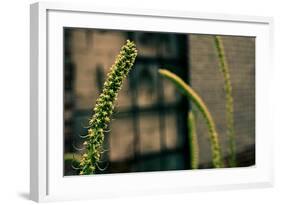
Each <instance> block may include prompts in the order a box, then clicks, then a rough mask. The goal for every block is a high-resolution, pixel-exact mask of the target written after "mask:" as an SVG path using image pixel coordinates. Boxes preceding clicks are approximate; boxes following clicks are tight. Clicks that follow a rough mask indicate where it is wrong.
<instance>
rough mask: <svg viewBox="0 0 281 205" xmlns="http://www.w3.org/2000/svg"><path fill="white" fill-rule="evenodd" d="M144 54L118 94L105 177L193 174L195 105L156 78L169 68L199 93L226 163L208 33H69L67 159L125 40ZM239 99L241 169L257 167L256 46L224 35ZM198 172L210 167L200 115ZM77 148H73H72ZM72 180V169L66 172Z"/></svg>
mask: <svg viewBox="0 0 281 205" xmlns="http://www.w3.org/2000/svg"><path fill="white" fill-rule="evenodd" d="M128 38H129V39H132V40H134V41H135V43H136V45H137V49H138V56H137V60H136V63H135V66H134V69H133V70H132V71H131V73H130V75H129V77H128V79H127V80H126V81H125V82H124V85H123V88H122V90H121V91H120V93H119V95H118V101H117V106H116V111H115V113H114V115H113V118H114V119H113V121H112V122H111V124H110V128H109V130H108V132H107V133H106V139H105V145H104V146H105V147H106V148H107V149H108V152H106V153H105V154H104V156H103V158H104V160H105V161H108V162H109V166H108V168H107V169H106V171H105V172H103V173H113V172H114V173H116V172H132V171H159V170H179V169H189V168H190V165H189V161H190V159H189V150H190V149H189V144H188V136H187V133H188V130H187V119H186V116H187V113H188V111H189V110H190V109H191V105H190V104H189V102H188V101H187V100H186V99H185V98H184V97H183V96H182V95H180V93H179V92H178V91H177V89H176V88H175V87H174V86H173V85H172V84H171V83H170V82H168V81H167V80H164V79H163V78H162V77H161V76H160V75H158V73H157V69H158V68H163V67H164V68H168V69H169V70H171V71H173V72H175V73H177V74H178V75H179V76H181V77H182V78H183V79H184V80H185V81H186V82H188V83H189V84H191V85H192V87H193V88H194V89H195V90H196V91H197V92H198V93H199V94H200V95H201V97H202V98H203V99H204V101H205V102H206V104H207V106H208V107H209V109H210V111H211V113H212V114H213V116H214V118H215V121H216V124H217V129H218V133H219V136H220V139H221V143H222V147H223V153H224V156H225V157H227V149H226V148H227V138H226V125H225V121H226V120H225V94H224V90H223V78H222V75H221V73H220V71H219V69H218V62H217V56H216V53H215V50H214V45H213V38H212V36H209V35H194V34H192V35H183V34H173V33H151V32H150V33H149V32H123V31H104V30H90V29H65V31H64V39H65V45H64V46H65V49H64V52H65V55H64V56H65V59H64V73H65V74H64V78H65V79H64V86H65V89H64V91H65V92H64V119H65V122H64V138H65V153H69V152H75V149H74V147H79V146H80V144H81V140H80V139H79V135H83V134H85V133H86V131H87V129H85V128H83V126H86V125H87V122H88V119H89V117H90V116H91V115H92V109H93V106H94V104H95V101H96V99H97V97H98V95H99V93H100V92H101V89H102V85H103V83H104V80H105V76H106V73H107V72H108V71H109V69H110V67H111V65H112V64H113V62H114V60H115V57H116V55H117V54H118V53H119V50H120V48H121V46H122V45H123V44H124V42H125V41H126V39H128ZM223 40H224V43H225V48H226V55H227V60H228V62H229V67H230V72H231V80H232V85H233V95H234V96H233V97H234V117H235V119H234V122H235V131H236V136H237V150H238V152H239V154H242V155H241V159H240V161H241V166H243V165H251V164H254V160H255V159H254V144H255V133H254V132H255V93H254V91H255V40H254V39H253V38H250V37H223ZM196 121H197V132H198V136H199V146H200V167H202V168H204V167H210V166H211V165H210V162H211V157H210V156H211V152H210V145H209V141H208V132H207V128H206V125H205V124H204V120H203V119H202V117H201V115H200V113H198V114H196ZM73 145H74V146H73ZM66 174H71V171H69V172H66Z"/></svg>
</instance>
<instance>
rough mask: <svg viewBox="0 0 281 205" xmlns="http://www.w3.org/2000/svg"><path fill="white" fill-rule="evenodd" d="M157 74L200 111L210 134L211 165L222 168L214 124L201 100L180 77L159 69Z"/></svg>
mask: <svg viewBox="0 0 281 205" xmlns="http://www.w3.org/2000/svg"><path fill="white" fill-rule="evenodd" d="M159 73H160V74H161V75H163V76H164V77H166V78H168V79H169V80H171V81H172V82H173V83H174V84H175V85H176V86H177V88H179V90H180V91H181V92H182V93H183V94H184V95H186V97H188V98H189V99H190V100H191V101H192V102H193V103H194V104H195V105H196V107H197V108H198V109H199V110H200V112H201V113H202V115H203V117H204V119H205V121H206V123H207V126H208V130H209V134H210V141H211V148H212V162H213V165H214V167H216V168H220V167H223V162H222V159H221V149H220V145H219V139H218V134H217V131H216V127H215V123H214V120H213V118H212V116H211V113H210V112H209V110H208V108H207V106H206V105H205V103H204V102H203V100H202V99H201V98H200V96H199V95H198V94H197V93H196V92H195V91H194V90H193V89H192V88H191V87H190V86H189V85H187V84H186V83H185V82H184V81H183V80H182V79H181V78H180V77H178V76H177V75H175V74H174V73H172V72H170V71H168V70H165V69H159Z"/></svg>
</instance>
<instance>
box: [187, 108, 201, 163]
mask: <svg viewBox="0 0 281 205" xmlns="http://www.w3.org/2000/svg"><path fill="white" fill-rule="evenodd" d="M187 122H188V124H187V125H188V131H189V135H188V137H189V142H190V157H191V168H192V169H198V166H199V146H198V139H197V132H196V123H195V117H194V114H193V112H192V111H190V112H189V113H188V121H187Z"/></svg>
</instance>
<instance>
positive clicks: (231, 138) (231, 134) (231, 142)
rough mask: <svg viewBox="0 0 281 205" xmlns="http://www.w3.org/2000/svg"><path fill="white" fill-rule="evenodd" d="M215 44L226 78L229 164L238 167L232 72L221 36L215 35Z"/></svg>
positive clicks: (221, 68) (222, 71)
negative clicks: (230, 71)
mask: <svg viewBox="0 0 281 205" xmlns="http://www.w3.org/2000/svg"><path fill="white" fill-rule="evenodd" d="M214 40H215V46H216V50H217V54H218V58H219V66H220V71H221V73H222V75H223V78H224V90H225V94H226V96H225V98H226V124H227V138H228V153H229V156H230V158H229V166H230V167H236V145H235V131H234V120H233V97H232V86H231V80H230V73H229V67H228V63H227V60H226V57H225V53H224V46H223V42H222V39H221V37H219V36H215V39H214Z"/></svg>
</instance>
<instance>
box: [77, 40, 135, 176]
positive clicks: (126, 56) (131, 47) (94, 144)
mask: <svg viewBox="0 0 281 205" xmlns="http://www.w3.org/2000/svg"><path fill="white" fill-rule="evenodd" d="M136 56H137V50H136V46H135V44H134V43H133V42H131V41H129V40H127V42H126V44H125V45H124V46H123V47H122V48H121V51H120V53H119V55H118V56H117V58H116V60H115V63H114V64H113V65H112V67H111V69H110V72H109V73H108V74H107V80H106V81H105V83H104V87H103V90H102V93H101V94H100V96H99V98H98V99H97V101H96V105H95V108H94V109H93V110H94V115H93V116H92V117H91V118H90V120H89V126H90V128H89V129H88V136H89V139H87V140H86V141H85V142H84V146H86V151H85V153H84V154H83V157H82V160H81V162H80V169H81V171H80V174H81V175H83V174H93V173H94V171H95V170H96V168H98V167H97V165H96V164H97V163H98V162H99V161H100V158H101V150H103V149H102V146H103V141H104V133H103V130H104V129H105V128H107V126H108V123H109V122H110V117H111V114H112V113H113V109H114V103H115V101H116V100H117V95H118V91H119V90H120V89H121V87H122V83H123V80H124V79H125V78H126V76H127V75H128V73H129V71H130V70H131V68H132V66H133V64H134V62H135V58H136Z"/></svg>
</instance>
